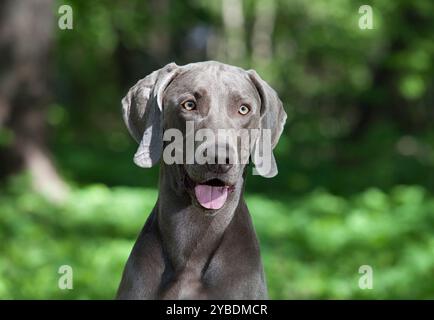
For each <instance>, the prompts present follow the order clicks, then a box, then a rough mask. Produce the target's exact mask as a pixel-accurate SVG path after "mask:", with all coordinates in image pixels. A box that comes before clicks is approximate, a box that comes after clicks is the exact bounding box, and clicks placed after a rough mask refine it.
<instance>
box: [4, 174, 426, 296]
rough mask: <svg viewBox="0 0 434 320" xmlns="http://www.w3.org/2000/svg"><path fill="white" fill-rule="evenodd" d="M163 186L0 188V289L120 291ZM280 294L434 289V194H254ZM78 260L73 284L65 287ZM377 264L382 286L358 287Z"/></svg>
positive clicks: (271, 279) (417, 190)
mask: <svg viewBox="0 0 434 320" xmlns="http://www.w3.org/2000/svg"><path fill="white" fill-rule="evenodd" d="M156 197H157V192H156V190H154V189H142V188H132V187H115V188H108V187H106V186H104V185H89V186H86V187H83V188H75V189H73V190H72V192H71V195H70V197H69V199H68V201H67V202H66V203H65V204H63V205H60V206H55V205H52V204H49V203H47V202H46V201H44V200H43V199H42V198H40V197H39V196H37V195H36V194H34V193H31V192H29V191H27V189H26V188H25V186H23V183H22V182H20V181H15V182H12V183H10V184H9V185H8V187H6V188H3V189H2V190H1V193H0V252H1V254H0V298H3V299H5V298H13V299H111V298H113V297H114V295H115V292H116V289H117V285H118V283H119V280H120V276H121V272H122V269H123V266H124V263H125V261H126V259H127V257H128V254H129V252H130V250H131V248H132V245H133V243H134V241H135V238H136V236H137V234H138V232H139V231H140V229H141V227H142V226H143V224H144V222H145V220H146V217H147V215H148V214H149V212H150V210H151V209H152V207H153V205H154V203H155V200H156ZM247 202H248V205H249V208H250V211H251V213H252V216H253V220H254V224H255V228H256V230H257V233H258V236H259V239H260V243H261V247H262V259H263V261H264V264H265V271H266V276H267V280H268V287H269V293H270V298H272V299H296V298H302V299H310V298H333V299H334V298H336V299H342V298H356V299H363V298H373V299H387V298H410V299H411V298H434V281H433V280H434V236H433V235H434V215H433V213H434V198H433V197H432V196H430V195H429V194H428V193H427V192H426V191H425V190H424V189H423V188H422V187H418V186H396V187H395V188H393V189H392V190H391V191H390V192H387V193H384V192H382V191H381V190H379V189H375V188H371V189H367V190H366V191H364V192H361V193H359V194H356V195H354V196H351V197H348V198H343V197H339V196H336V195H333V194H330V193H328V192H327V191H324V190H316V191H313V192H311V193H309V194H307V195H304V196H300V197H297V198H288V199H287V200H280V201H277V200H270V199H268V198H267V197H266V196H265V195H258V194H256V195H255V194H249V195H248V197H247ZM65 264H66V265H70V266H71V267H72V268H73V271H74V288H73V290H60V289H59V288H58V279H59V277H60V275H59V274H58V269H59V267H60V266H61V265H65ZM365 264H367V265H370V266H372V268H373V271H374V288H373V289H372V290H361V289H359V287H358V280H359V277H360V275H359V274H358V268H359V267H360V266H361V265H365Z"/></svg>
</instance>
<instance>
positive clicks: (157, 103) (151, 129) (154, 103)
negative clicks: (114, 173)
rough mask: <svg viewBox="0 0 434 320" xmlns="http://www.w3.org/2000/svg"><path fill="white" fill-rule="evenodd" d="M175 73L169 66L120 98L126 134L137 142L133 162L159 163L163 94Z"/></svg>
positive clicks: (139, 83)
mask: <svg viewBox="0 0 434 320" xmlns="http://www.w3.org/2000/svg"><path fill="white" fill-rule="evenodd" d="M177 71H178V66H177V65H176V64H175V63H169V64H168V65H166V66H164V67H163V68H161V69H159V70H156V71H154V72H152V73H151V74H149V75H148V76H146V77H145V78H143V79H141V80H139V81H138V82H137V83H136V84H135V85H134V86H133V87H132V88H131V89H130V90H129V91H128V93H127V95H126V96H125V97H124V98H123V99H122V114H123V118H124V121H125V124H126V126H127V128H128V131H129V132H130V134H131V135H132V136H133V138H134V139H135V140H136V141H137V142H138V143H139V148H138V149H137V152H136V154H135V155H134V163H135V164H137V165H138V166H139V167H143V168H150V167H152V166H153V165H155V164H156V163H158V161H159V159H160V157H161V152H162V149H163V128H162V115H163V112H162V111H163V92H164V89H166V88H167V86H168V85H169V83H170V82H171V81H172V80H173V79H174V77H175V76H176V74H177Z"/></svg>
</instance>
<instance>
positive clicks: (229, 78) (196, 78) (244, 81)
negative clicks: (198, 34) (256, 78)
mask: <svg viewBox="0 0 434 320" xmlns="http://www.w3.org/2000/svg"><path fill="white" fill-rule="evenodd" d="M173 82H174V84H176V86H177V87H178V88H179V89H180V90H187V91H191V90H204V91H206V92H208V93H211V94H212V93H221V92H222V90H223V92H226V93H238V94H241V95H248V96H252V95H253V96H256V95H257V90H256V88H255V86H254V84H253V83H252V81H251V80H250V78H249V76H248V73H247V72H246V71H245V70H243V69H241V68H238V67H234V66H230V65H227V64H223V63H218V62H213V61H211V62H199V63H192V64H189V65H186V66H184V67H182V69H181V71H180V74H179V76H177V77H176V78H175V80H174V81H173Z"/></svg>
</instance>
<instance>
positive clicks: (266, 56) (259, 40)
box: [251, 0, 276, 68]
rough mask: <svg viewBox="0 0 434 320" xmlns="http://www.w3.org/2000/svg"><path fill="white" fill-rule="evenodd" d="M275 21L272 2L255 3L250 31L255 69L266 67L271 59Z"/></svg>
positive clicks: (264, 0)
mask: <svg viewBox="0 0 434 320" xmlns="http://www.w3.org/2000/svg"><path fill="white" fill-rule="evenodd" d="M275 20H276V5H275V3H274V0H267V1H266V0H262V1H258V2H257V3H256V8H255V23H254V25H253V31H252V39H251V41H252V60H253V64H254V66H255V67H259V68H261V67H266V66H267V65H268V63H269V62H270V61H271V59H272V58H273V41H272V37H273V32H274V25H275Z"/></svg>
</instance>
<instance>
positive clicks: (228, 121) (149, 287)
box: [117, 61, 286, 299]
mask: <svg viewBox="0 0 434 320" xmlns="http://www.w3.org/2000/svg"><path fill="white" fill-rule="evenodd" d="M122 106H123V116H124V120H125V123H126V125H127V127H128V130H129V132H130V133H131V135H132V136H133V137H134V138H135V139H136V141H137V142H139V149H138V151H137V153H136V155H135V157H134V162H135V163H136V164H137V165H139V166H141V167H144V168H149V167H151V166H153V165H155V164H157V163H159V164H160V183H159V196H158V200H157V203H156V205H155V207H154V209H153V210H152V212H151V214H150V216H149V218H148V220H147V222H146V224H145V226H144V228H143V229H142V231H141V233H140V235H139V237H138V239H137V241H136V243H135V245H134V247H133V250H132V252H131V254H130V257H129V259H128V262H127V264H126V266H125V270H124V272H123V276H122V281H121V283H120V286H119V289H118V293H117V298H118V299H266V298H267V286H266V282H265V276H264V271H263V267H262V263H261V259H260V253H259V244H258V240H257V238H256V234H255V231H254V228H253V225H252V221H251V218H250V214H249V212H248V209H247V206H246V203H245V201H244V198H243V191H244V184H245V178H246V171H247V169H246V165H245V164H241V163H238V164H237V163H235V164H233V163H231V162H229V161H226V162H224V163H220V162H217V161H216V162H215V163H205V164H197V163H192V164H176V163H175V164H167V163H165V161H160V158H161V155H162V154H163V150H164V148H165V146H166V145H167V143H166V142H165V141H164V140H165V139H163V133H164V132H165V130H167V129H169V128H176V129H179V130H180V131H181V132H183V133H184V137H185V136H186V122H187V121H192V122H193V123H194V125H195V128H197V129H200V128H207V129H210V130H213V131H217V130H218V129H232V130H235V131H236V130H240V129H259V130H263V129H269V130H268V131H269V132H271V149H273V148H274V147H275V146H276V144H277V142H278V140H279V137H280V135H281V134H282V131H283V126H284V124H285V121H286V113H285V111H284V109H283V107H282V102H281V101H280V100H279V98H278V96H277V94H276V92H275V91H274V90H273V89H272V88H271V87H270V86H269V85H268V84H267V83H265V81H263V80H262V79H261V78H260V77H259V76H258V74H257V73H256V72H255V71H253V70H249V71H245V70H243V69H241V68H237V67H233V66H229V65H226V64H222V63H219V62H215V61H208V62H199V63H192V64H188V65H185V66H177V65H176V64H174V63H170V64H168V65H166V66H165V67H163V68H162V69H160V70H157V71H155V72H153V73H151V74H150V75H148V76H147V77H145V78H144V79H142V80H140V81H139V82H138V83H137V84H136V85H134V86H133V87H132V88H131V89H130V91H129V92H128V94H127V95H126V96H125V98H124V99H123V100H122ZM259 130H258V131H259ZM261 137H262V136H261V135H258V136H257V137H256V140H260V139H262V138H261ZM230 141H237V140H236V139H232V140H230ZM258 142H259V141H256V143H258ZM256 145H257V144H256ZM195 148H197V147H196V146H195ZM221 149H225V150H229V151H228V154H229V153H231V152H234V151H235V150H239V147H238V146H236V145H234V144H233V143H232V142H227V143H226V144H225V145H217V147H216V150H217V151H216V153H215V157H216V158H217V156H218V152H219V150H221ZM256 154H257V153H256V152H254V153H252V154H251V159H252V162H253V163H254V164H255V169H256V172H257V173H258V174H260V175H262V176H265V177H272V176H274V175H276V174H277V167H276V163H275V161H274V157H273V156H272V154H271V157H272V161H271V168H268V169H267V170H264V169H263V167H264V166H262V165H261V164H260V163H259V162H260V161H258V159H257V157H256V156H255V155H256Z"/></svg>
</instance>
